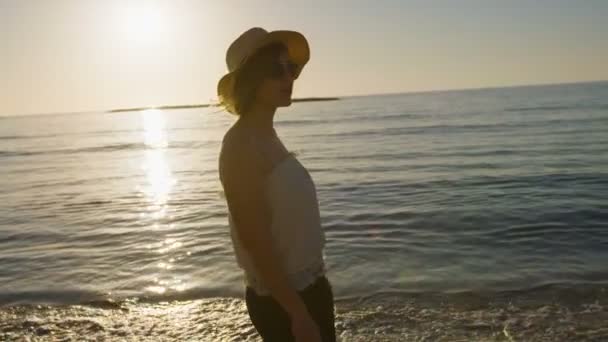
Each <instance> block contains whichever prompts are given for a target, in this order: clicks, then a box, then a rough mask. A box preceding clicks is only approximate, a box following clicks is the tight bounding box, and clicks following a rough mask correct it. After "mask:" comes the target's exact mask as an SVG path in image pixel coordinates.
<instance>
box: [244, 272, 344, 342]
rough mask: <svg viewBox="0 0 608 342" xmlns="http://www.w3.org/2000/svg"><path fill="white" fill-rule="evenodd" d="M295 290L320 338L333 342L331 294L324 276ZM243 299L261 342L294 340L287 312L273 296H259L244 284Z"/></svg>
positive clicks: (325, 341) (332, 298) (334, 338)
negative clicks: (245, 287)
mask: <svg viewBox="0 0 608 342" xmlns="http://www.w3.org/2000/svg"><path fill="white" fill-rule="evenodd" d="M298 293H299V294H300V298H302V301H304V304H306V307H307V308H308V312H310V314H311V316H312V318H313V320H314V321H315V322H316V323H317V325H318V326H319V332H320V333H321V340H322V341H323V342H335V341H336V330H335V327H334V296H333V292H332V289H331V285H330V284H329V281H328V280H327V278H326V277H325V276H323V277H319V278H317V280H316V281H315V282H314V283H313V284H311V285H310V286H308V287H306V288H305V289H304V290H302V291H299V292H298ZM245 301H246V303H247V310H248V311H249V317H250V318H251V322H253V325H254V326H255V329H256V330H257V331H258V333H259V334H260V336H262V339H263V340H264V342H290V341H294V337H293V335H292V334H291V321H290V318H289V315H288V314H287V312H286V311H285V310H284V309H283V307H281V305H280V304H279V303H278V302H277V301H276V300H275V299H274V298H273V297H271V296H259V295H258V294H257V293H256V292H255V290H253V289H252V288H250V287H247V289H246V292H245Z"/></svg>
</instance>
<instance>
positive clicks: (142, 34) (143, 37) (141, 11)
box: [118, 1, 167, 43]
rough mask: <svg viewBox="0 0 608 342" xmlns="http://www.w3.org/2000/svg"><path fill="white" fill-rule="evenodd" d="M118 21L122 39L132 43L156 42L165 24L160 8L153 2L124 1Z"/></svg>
mask: <svg viewBox="0 0 608 342" xmlns="http://www.w3.org/2000/svg"><path fill="white" fill-rule="evenodd" d="M118 19H119V20H118V21H119V22H118V24H119V27H120V28H121V30H120V31H121V33H122V34H123V35H124V36H123V38H126V39H128V40H129V41H131V42H134V43H149V42H153V41H155V40H157V39H158V38H159V36H161V35H162V34H163V32H164V30H165V28H166V24H167V23H166V16H165V15H164V13H163V10H162V8H161V7H160V6H159V4H158V3H156V2H155V1H141V2H140V1H134V2H132V1H125V3H124V5H123V6H122V7H121V8H120V10H119V18H118Z"/></svg>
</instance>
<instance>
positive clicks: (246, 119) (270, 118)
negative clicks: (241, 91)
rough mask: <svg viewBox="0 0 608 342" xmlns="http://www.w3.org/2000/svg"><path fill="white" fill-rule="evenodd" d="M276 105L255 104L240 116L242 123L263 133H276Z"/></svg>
mask: <svg viewBox="0 0 608 342" xmlns="http://www.w3.org/2000/svg"><path fill="white" fill-rule="evenodd" d="M276 110H277V108H276V107H264V106H260V105H258V106H254V107H252V108H251V110H249V111H248V112H247V113H246V114H245V115H243V116H241V117H240V118H239V121H240V122H242V124H244V125H246V126H247V127H249V128H250V129H253V130H255V131H256V133H258V134H261V135H274V134H275V133H274V114H275V112H276Z"/></svg>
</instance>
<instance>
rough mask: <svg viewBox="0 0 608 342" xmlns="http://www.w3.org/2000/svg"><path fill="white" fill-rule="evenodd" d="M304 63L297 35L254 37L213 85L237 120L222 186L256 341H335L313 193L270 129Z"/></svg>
mask: <svg viewBox="0 0 608 342" xmlns="http://www.w3.org/2000/svg"><path fill="white" fill-rule="evenodd" d="M308 59H309V49H308V43H307V42H306V39H305V38H304V36H302V35H301V34H300V33H297V32H293V31H274V32H267V31H265V30H264V29H261V28H253V29H251V30H248V31H246V32H245V33H243V34H242V35H241V36H239V37H238V38H237V39H236V40H235V41H234V42H233V43H232V44H231V45H230V47H229V48H228V51H227V54H226V64H227V65H228V70H229V73H228V74H227V75H225V76H224V77H223V78H222V79H221V80H220V82H219V83H218V96H219V98H220V101H221V103H222V104H223V105H224V107H225V108H226V109H227V110H228V111H229V112H231V113H233V114H235V115H236V116H237V117H238V120H237V121H236V123H235V124H234V125H233V126H232V127H231V128H230V129H229V130H228V132H227V133H226V135H225V136H224V139H223V142H222V149H221V152H220V160H219V171H220V180H221V182H222V186H223V187H224V193H225V195H226V201H227V203H228V210H229V224H230V229H231V237H232V242H233V246H234V250H235V254H236V257H237V261H238V264H239V266H240V267H241V268H242V269H243V270H244V273H245V280H246V281H245V282H246V291H245V299H246V303H247V309H248V311H249V317H250V318H251V321H252V322H253V324H254V326H255V328H256V330H257V331H258V333H259V334H260V335H261V336H262V338H263V339H264V341H281V342H284V341H297V342H310V341H315V342H316V341H323V342H326V341H335V329H334V306H333V294H332V289H331V286H330V284H329V282H328V280H327V278H326V277H325V264H324V262H323V246H324V244H325V236H324V233H323V230H322V228H321V224H320V218H319V208H318V202H317V197H316V190H315V187H314V183H313V181H312V179H311V177H310V175H309V174H308V172H307V171H306V169H305V168H304V167H303V166H302V165H301V164H300V163H299V162H298V160H297V159H296V158H295V156H294V155H293V154H291V153H289V152H288V150H287V149H286V148H285V146H284V145H283V143H282V142H281V140H280V139H279V137H278V136H277V134H276V131H275V130H274V128H273V119H274V115H275V112H276V110H277V108H278V107H285V106H289V105H290V104H291V93H292V89H293V82H294V80H295V79H296V78H297V77H298V76H299V74H300V72H301V71H302V68H303V67H304V65H305V64H306V63H307V62H308Z"/></svg>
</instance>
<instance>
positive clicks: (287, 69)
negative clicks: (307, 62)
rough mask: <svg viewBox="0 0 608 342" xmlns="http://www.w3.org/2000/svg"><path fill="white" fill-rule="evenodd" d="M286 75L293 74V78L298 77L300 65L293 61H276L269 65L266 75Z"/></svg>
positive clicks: (276, 77) (273, 76) (274, 77)
mask: <svg viewBox="0 0 608 342" xmlns="http://www.w3.org/2000/svg"><path fill="white" fill-rule="evenodd" d="M285 75H288V76H291V77H293V78H297V77H298V65H297V64H295V63H293V62H287V63H280V62H275V63H271V64H270V65H268V69H267V72H266V76H268V77H269V78H271V79H275V80H278V79H281V78H283V77H285Z"/></svg>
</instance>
